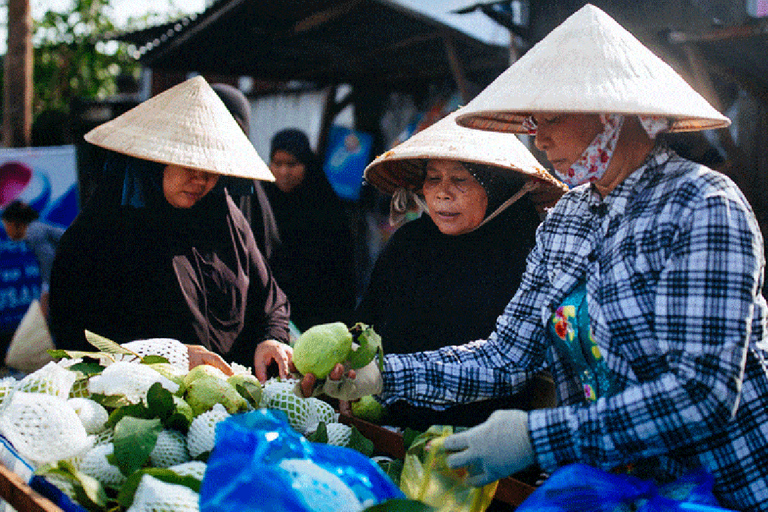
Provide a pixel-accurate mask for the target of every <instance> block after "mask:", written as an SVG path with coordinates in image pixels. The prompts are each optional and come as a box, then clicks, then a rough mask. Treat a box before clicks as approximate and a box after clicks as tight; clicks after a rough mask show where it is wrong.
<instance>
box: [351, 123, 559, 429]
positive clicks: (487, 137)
mask: <svg viewBox="0 0 768 512" xmlns="http://www.w3.org/2000/svg"><path fill="white" fill-rule="evenodd" d="M455 117H456V113H453V114H451V115H449V116H448V117H446V118H445V119H443V120H441V121H439V122H438V123H436V124H435V125H433V126H431V127H429V128H427V129H426V130H424V131H422V132H420V133H418V134H416V135H414V136H413V137H411V138H410V139H409V140H408V141H406V142H404V143H403V144H401V145H399V146H397V147H395V148H394V149H392V150H390V151H388V152H386V153H385V154H384V155H382V156H380V157H379V158H377V159H376V160H374V162H372V163H371V164H370V165H369V166H368V167H367V169H366V172H365V177H366V180H367V181H368V182H370V183H371V184H373V185H374V186H376V187H377V188H379V189H380V190H381V191H382V192H384V193H387V194H394V197H393V205H392V209H393V211H392V215H391V217H393V218H391V219H390V220H391V222H393V223H396V222H397V220H398V218H399V217H400V216H401V215H402V213H403V210H405V209H406V208H407V207H408V206H409V199H410V200H415V201H418V202H419V203H421V204H422V205H423V206H424V207H425V208H426V213H424V214H423V215H421V217H420V218H418V219H415V220H412V221H409V222H407V223H406V224H404V225H403V226H401V227H399V228H398V229H397V231H395V233H394V234H393V235H392V237H391V238H390V239H389V241H388V243H387V245H386V246H385V247H384V249H383V250H382V252H381V254H380V255H379V257H378V259H377V261H376V263H375V265H374V268H373V271H372V274H371V278H370V282H369V285H368V287H367V289H366V291H365V292H364V294H363V297H362V300H361V302H360V304H359V305H358V307H357V309H356V312H355V320H356V321H361V322H364V323H367V324H369V325H373V326H374V329H375V330H376V332H377V333H378V334H379V335H381V337H382V343H383V347H384V352H385V353H387V354H409V353H414V352H422V351H424V350H434V349H437V348H440V347H444V346H447V345H454V344H457V343H461V342H463V341H466V340H468V339H479V338H484V337H486V336H488V334H490V333H491V332H492V331H493V327H494V325H495V323H496V318H497V317H498V316H499V315H500V314H501V313H502V312H503V311H504V307H505V306H506V305H507V303H508V302H509V300H510V299H511V298H512V295H513V294H514V293H515V290H517V287H518V285H519V284H520V276H521V275H522V273H523V270H525V259H526V256H527V255H528V252H529V251H530V250H531V248H532V247H533V244H534V238H535V236H534V235H535V232H536V227H537V226H538V225H539V215H538V213H537V211H536V208H535V207H534V205H533V204H532V203H531V200H530V198H529V195H528V194H527V193H525V191H522V187H523V185H524V184H525V183H526V182H528V181H529V180H531V179H532V178H533V179H536V178H538V179H539V180H540V181H539V183H540V188H541V189H542V190H543V189H548V190H551V191H554V192H559V193H560V194H562V193H563V192H564V190H565V187H564V186H563V185H562V184H559V183H558V182H557V180H555V179H554V178H553V177H551V176H550V175H549V174H548V173H547V172H546V171H545V170H544V168H543V167H542V166H541V165H539V164H538V162H536V159H535V158H534V157H533V155H531V154H530V152H528V150H527V149H526V148H525V147H524V146H523V144H522V143H521V142H520V141H518V139H517V137H516V136H514V135H511V134H493V133H488V132H480V131H476V130H470V129H467V128H462V127H459V126H458V125H456V122H455ZM529 187H531V185H530V184H528V185H527V186H526V191H527V190H528V188H529ZM416 194H418V195H416ZM523 194H525V195H523ZM553 397H554V389H553V388H552V385H551V382H549V383H548V382H547V379H544V378H543V379H541V380H539V381H537V382H535V383H532V384H531V386H530V388H529V389H527V390H525V391H524V392H522V393H519V394H517V395H514V396H507V397H500V398H498V399H493V400H485V401H482V402H478V403H475V404H471V405H457V406H454V407H450V408H448V409H444V410H440V409H437V408H436V409H433V408H429V407H416V406H412V405H409V404H408V403H407V402H405V401H399V402H396V403H394V404H391V405H390V406H389V407H388V408H387V412H388V417H387V423H388V424H392V425H397V426H400V427H402V428H406V427H410V428H414V429H417V430H426V429H427V428H429V426H431V425H457V426H469V425H476V424H478V423H480V422H482V421H484V420H485V419H486V418H487V417H488V415H490V414H491V413H492V412H493V411H494V410H496V409H499V408H505V407H507V408H508V407H513V406H514V407H519V408H523V409H526V410H527V409H530V408H531V407H534V406H541V405H542V404H547V403H549V404H551V403H552V400H553Z"/></svg>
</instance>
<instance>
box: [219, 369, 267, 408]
mask: <svg viewBox="0 0 768 512" xmlns="http://www.w3.org/2000/svg"><path fill="white" fill-rule="evenodd" d="M227 382H228V383H229V385H230V386H232V387H233V388H235V389H236V390H237V392H238V393H240V394H241V395H243V398H245V399H246V400H247V401H248V402H250V404H251V405H252V406H253V408H254V409H255V408H257V407H258V406H259V402H261V395H262V388H261V382H259V379H257V378H256V377H254V376H253V375H244V374H237V375H232V376H231V377H229V378H228V379H227ZM238 386H240V387H241V388H242V391H241V389H238Z"/></svg>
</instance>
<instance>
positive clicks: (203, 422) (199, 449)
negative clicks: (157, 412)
mask: <svg viewBox="0 0 768 512" xmlns="http://www.w3.org/2000/svg"><path fill="white" fill-rule="evenodd" d="M229 416H230V414H229V413H228V412H227V410H226V409H225V408H224V406H223V405H221V404H216V405H214V406H213V407H212V408H211V410H210V411H206V412H204V413H202V414H200V415H198V416H197V417H195V419H193V420H192V423H191V424H190V425H189V431H188V432H187V449H188V450H189V454H190V455H191V456H192V457H197V456H198V455H201V454H203V453H205V452H209V451H211V450H213V446H214V444H215V443H216V425H217V424H218V423H219V422H220V421H224V420H225V419H227V418H229Z"/></svg>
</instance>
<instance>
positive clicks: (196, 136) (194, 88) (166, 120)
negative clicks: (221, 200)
mask: <svg viewBox="0 0 768 512" xmlns="http://www.w3.org/2000/svg"><path fill="white" fill-rule="evenodd" d="M85 140H86V141H87V142H90V143H91V144H94V145H96V146H99V147H102V148H105V149H108V150H111V151H115V152H117V153H122V154H124V155H128V156H132V157H135V158H140V159H142V160H149V161H152V162H157V163H161V164H166V165H178V166H181V167H187V168H190V169H196V170H201V171H206V172H210V173H213V174H219V175H222V176H234V177H238V178H247V179H256V180H265V181H274V180H275V178H274V176H273V175H272V173H271V172H270V170H269V167H268V166H267V164H266V163H264V161H263V160H262V159H261V158H260V157H259V155H258V153H256V149H255V148H254V147H253V144H252V143H251V141H250V140H248V137H247V136H246V135H245V133H244V132H243V130H242V129H241V128H240V125H239V124H238V123H237V121H236V120H235V118H234V117H233V116H232V114H231V113H230V112H229V110H228V109H227V107H226V105H224V103H223V102H222V100H221V99H220V98H219V96H218V95H217V94H216V92H215V91H214V90H213V89H212V88H211V86H210V85H208V83H207V82H206V81H205V79H204V78H203V77H202V76H196V77H194V78H191V79H189V80H187V81H185V82H183V83H181V84H179V85H176V86H174V87H172V88H170V89H168V90H166V91H164V92H162V93H160V94H158V95H157V96H154V97H152V98H150V99H148V100H146V101H144V102H143V103H140V104H139V105H137V106H136V107H134V108H132V109H131V110H129V111H127V112H125V113H124V114H122V115H120V116H118V117H116V118H115V119H112V120H111V121H108V122H106V123H104V124H101V125H99V126H97V127H96V128H94V129H93V130H91V131H89V132H88V133H86V134H85Z"/></svg>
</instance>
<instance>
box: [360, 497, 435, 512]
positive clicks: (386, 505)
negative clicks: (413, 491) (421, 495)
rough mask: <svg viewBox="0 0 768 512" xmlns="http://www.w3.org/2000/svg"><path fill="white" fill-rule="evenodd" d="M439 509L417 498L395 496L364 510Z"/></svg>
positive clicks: (413, 511) (415, 511)
mask: <svg viewBox="0 0 768 512" xmlns="http://www.w3.org/2000/svg"><path fill="white" fill-rule="evenodd" d="M436 510H437V509H436V508H434V507H430V506H429V505H427V504H425V503H421V502H420V501H416V500H409V499H403V498H393V499H391V500H387V501H383V502H381V503H379V504H377V505H373V506H371V507H368V508H366V509H365V510H364V511H363V512H434V511H436Z"/></svg>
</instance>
